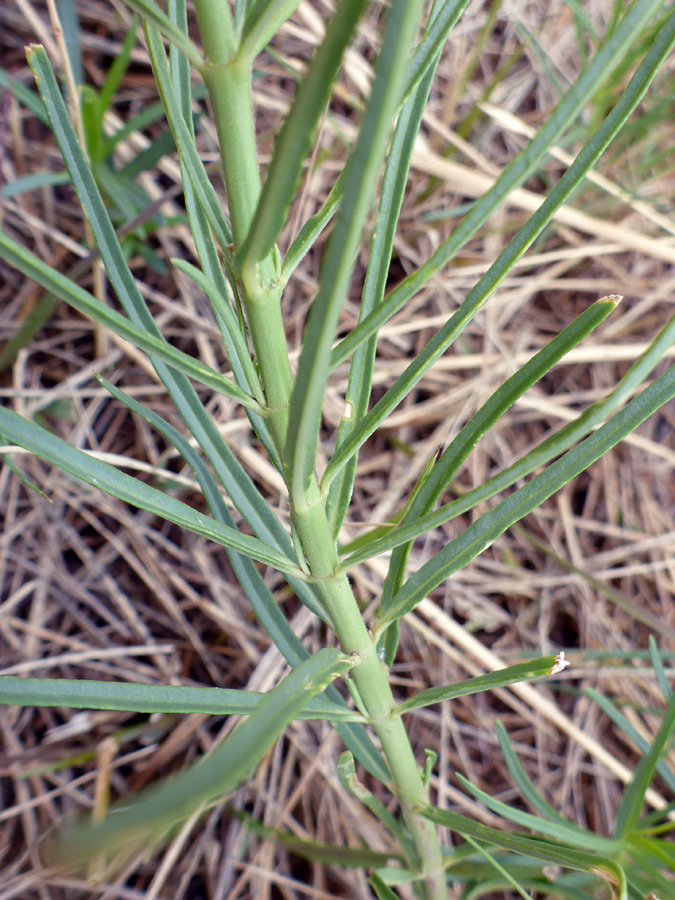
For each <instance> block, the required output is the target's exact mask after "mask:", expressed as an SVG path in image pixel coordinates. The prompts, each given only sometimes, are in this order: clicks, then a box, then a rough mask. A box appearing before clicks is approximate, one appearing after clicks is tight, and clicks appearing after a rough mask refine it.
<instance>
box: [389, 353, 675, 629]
mask: <svg viewBox="0 0 675 900" xmlns="http://www.w3.org/2000/svg"><path fill="white" fill-rule="evenodd" d="M673 397H675V366H674V367H672V368H671V369H669V370H668V371H667V372H665V373H664V374H663V375H662V376H661V377H660V378H658V379H657V380H656V381H655V382H654V383H653V384H651V385H650V386H649V387H648V388H646V389H645V390H644V391H643V392H642V393H641V394H640V395H639V396H638V397H636V398H635V399H634V400H632V401H631V402H630V403H629V404H628V406H626V408H625V409H623V410H622V411H621V412H619V413H617V414H616V415H615V416H613V417H612V418H611V419H610V420H609V422H606V423H605V425H603V426H602V428H600V429H598V431H596V432H595V433H594V434H592V435H591V436H590V437H588V438H586V440H585V441H583V443H581V444H580V445H579V446H578V447H575V448H574V449H573V450H569V451H568V452H567V453H566V454H565V455H564V456H563V457H562V458H561V459H559V460H558V461H557V462H555V463H553V464H552V465H551V466H549V467H548V468H547V469H546V470H545V471H544V472H542V473H541V474H539V475H537V476H536V477H535V478H533V479H532V480H531V481H530V482H529V483H528V484H526V485H524V486H523V487H522V488H519V489H518V490H517V491H515V492H514V493H513V494H512V495H511V496H510V497H507V499H506V500H502V502H501V503H499V504H498V505H497V506H496V507H495V508H494V509H492V510H490V512H488V513H486V514H485V515H483V516H481V517H480V518H479V519H477V520H476V522H474V523H473V524H472V525H470V526H469V527H468V528H467V529H466V530H465V531H464V532H463V533H462V534H460V535H459V536H458V537H456V538H455V539H454V540H452V541H450V543H449V544H447V545H446V546H445V547H444V548H443V550H441V551H440V553H437V554H436V556H435V557H434V558H433V559H432V560H430V561H429V562H428V563H425V565H423V566H422V567H421V568H420V569H419V570H418V571H417V572H416V573H415V574H414V575H413V576H412V577H411V578H409V579H408V581H407V582H406V583H405V584H404V585H403V587H402V588H401V590H400V591H399V592H398V593H397V594H396V595H395V596H394V597H393V599H392V602H391V606H390V607H389V609H388V610H387V612H386V613H384V614H383V615H382V617H381V618H380V619H379V621H378V623H377V631H380V630H381V629H382V628H384V627H385V626H386V625H387V624H389V623H390V622H393V621H395V620H396V619H399V618H400V617H401V616H403V615H405V614H406V613H408V612H410V611H411V610H413V609H414V608H415V606H416V605H417V604H418V603H419V602H420V600H422V599H423V598H424V597H426V595H427V594H428V593H429V592H430V591H431V590H433V589H434V588H435V587H437V586H438V585H439V584H441V583H442V582H443V581H445V579H446V578H447V577H448V576H449V575H451V574H452V573H453V572H457V571H458V570H459V569H461V568H464V566H467V565H468V564H469V563H470V562H471V560H473V559H475V557H476V556H478V554H479V553H482V552H483V550H485V549H486V548H487V547H489V546H490V544H492V543H493V542H494V541H495V540H496V539H497V538H498V537H499V536H500V535H501V534H503V533H504V531H506V529H507V528H509V527H510V526H511V525H513V524H514V523H515V522H517V521H518V520H519V519H522V518H523V517H524V516H526V515H527V514H528V513H530V512H532V510H533V509H535V508H536V507H537V506H540V505H541V504H542V503H543V502H544V500H546V499H547V498H548V497H550V496H551V495H552V494H554V493H555V492H556V491H557V490H559V489H560V488H561V487H563V485H565V484H567V483H568V482H569V481H571V479H572V478H575V477H576V476H577V475H579V474H580V473H581V472H583V471H584V470H585V469H587V468H588V467H589V466H590V465H592V464H593V463H594V462H595V461H596V460H598V459H599V458H600V457H601V456H602V455H603V454H604V453H606V452H607V451H608V450H610V449H611V448H612V447H614V446H615V445H616V444H618V443H619V441H621V440H623V438H624V437H626V435H628V434H630V433H631V432H632V431H634V430H635V429H636V428H637V426H638V425H640V424H641V423H642V422H644V420H645V419H646V418H648V417H649V416H650V415H651V414H652V413H654V412H655V411H656V410H657V409H659V408H660V407H661V406H663V404H664V403H667V402H668V401H669V400H671V399H672V398H673Z"/></svg>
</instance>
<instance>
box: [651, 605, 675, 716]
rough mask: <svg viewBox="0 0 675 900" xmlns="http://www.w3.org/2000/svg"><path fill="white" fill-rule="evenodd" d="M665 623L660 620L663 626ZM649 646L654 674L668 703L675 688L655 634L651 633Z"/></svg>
mask: <svg viewBox="0 0 675 900" xmlns="http://www.w3.org/2000/svg"><path fill="white" fill-rule="evenodd" d="M664 624H665V623H664V622H663V621H661V622H660V625H661V626H663V625H664ZM655 630H656V631H658V630H659V629H658V628H657V629H655ZM668 637H675V635H673V636H671V635H668ZM648 646H649V658H650V660H651V663H652V668H653V669H654V674H655V675H656V681H657V684H658V686H659V687H660V688H661V693H662V694H663V697H664V699H665V701H666V703H668V701H669V700H670V698H671V696H672V693H673V689H672V688H671V686H670V682H669V681H668V676H667V675H666V670H665V669H664V668H663V661H662V660H661V656H660V654H659V648H658V646H657V644H656V640H655V639H654V635H653V634H650V635H649V641H648Z"/></svg>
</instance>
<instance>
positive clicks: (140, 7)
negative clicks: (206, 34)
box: [124, 0, 206, 69]
mask: <svg viewBox="0 0 675 900" xmlns="http://www.w3.org/2000/svg"><path fill="white" fill-rule="evenodd" d="M124 2H125V3H126V4H127V6H128V7H130V8H131V9H133V10H134V12H137V13H138V15H139V16H140V17H141V19H142V20H143V23H144V25H145V24H147V23H150V24H151V25H152V26H153V27H154V28H156V29H157V31H158V32H159V33H160V34H162V35H164V37H165V38H166V39H167V40H168V41H170V42H171V43H172V44H173V45H174V46H175V47H176V48H177V49H178V50H180V52H181V53H182V54H183V55H184V56H185V57H187V59H189V60H190V62H191V63H192V65H193V66H195V68H197V69H201V68H202V66H204V65H205V64H206V60H205V59H204V57H203V56H202V54H201V52H200V51H199V48H198V47H197V46H196V45H195V44H193V43H192V41H191V40H190V38H189V37H188V36H187V35H186V34H185V33H184V32H182V31H181V30H180V29H179V28H177V27H176V26H175V25H174V23H173V22H172V21H171V19H169V17H168V16H167V14H166V13H165V12H164V10H162V9H161V7H159V6H157V4H156V3H153V2H152V0H124Z"/></svg>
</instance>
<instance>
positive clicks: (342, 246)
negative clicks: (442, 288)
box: [285, 0, 421, 503]
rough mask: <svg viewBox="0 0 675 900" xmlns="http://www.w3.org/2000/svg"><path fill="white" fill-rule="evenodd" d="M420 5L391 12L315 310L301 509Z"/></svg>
mask: <svg viewBox="0 0 675 900" xmlns="http://www.w3.org/2000/svg"><path fill="white" fill-rule="evenodd" d="M420 7H421V2H420V0H396V2H394V4H393V5H392V6H391V7H390V9H389V11H388V13H387V22H386V27H385V32H384V35H383V39H382V49H381V51H380V55H379V57H378V60H377V64H376V67H375V80H374V83H373V88H372V92H371V96H370V100H369V102H368V108H367V111H366V114H365V116H364V120H363V124H362V126H361V132H360V135H359V139H358V141H357V145H356V148H355V149H354V152H353V154H352V156H351V157H350V159H349V162H348V163H347V167H348V173H347V176H346V181H345V193H344V199H343V204H342V208H341V210H340V214H339V216H338V219H337V222H336V224H335V229H334V231H333V234H332V235H331V239H330V242H329V246H328V248H327V250H326V253H325V256H324V260H323V265H322V268H321V274H320V277H319V292H318V295H317V297H316V299H315V300H314V303H313V304H312V308H311V311H310V314H309V319H308V323H307V329H306V333H305V340H304V343H303V348H302V353H301V355H300V362H299V365H298V374H297V380H296V384H295V389H294V391H293V394H292V397H291V404H290V411H289V427H288V441H287V445H286V450H285V462H286V465H287V467H288V469H287V471H288V482H289V485H290V489H291V491H292V492H295V498H294V499H295V500H296V501H297V502H298V503H302V501H303V497H304V493H305V491H306V489H307V487H308V486H309V484H310V482H311V480H312V478H313V477H314V462H315V456H316V448H317V442H318V435H319V424H320V421H321V407H322V403H323V395H324V391H325V387H326V380H327V378H328V364H329V357H330V346H331V343H332V341H333V337H334V334H335V328H336V326H337V321H338V317H339V314H340V309H341V308H342V304H343V303H344V300H345V297H346V294H347V290H348V288H349V281H350V278H351V275H352V271H353V266H354V256H355V253H356V250H357V248H358V244H359V240H360V238H361V233H362V231H363V226H364V222H365V217H366V215H367V213H368V209H369V206H370V202H371V199H372V197H373V193H374V190H375V183H376V180H377V172H378V169H379V166H380V162H381V160H382V157H383V155H384V152H385V149H386V144H387V141H388V138H389V133H390V128H391V122H392V118H393V115H394V112H395V109H396V107H397V105H398V103H399V101H400V97H401V90H402V86H403V78H404V72H403V70H402V66H401V64H400V60H401V58H402V57H405V56H406V55H407V53H408V49H409V47H410V44H411V42H412V38H413V34H414V31H415V27H416V24H417V19H418V16H419V11H420Z"/></svg>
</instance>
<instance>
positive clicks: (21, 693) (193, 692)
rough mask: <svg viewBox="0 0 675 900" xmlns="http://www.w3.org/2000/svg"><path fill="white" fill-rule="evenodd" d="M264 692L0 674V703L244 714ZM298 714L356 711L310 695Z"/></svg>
mask: <svg viewBox="0 0 675 900" xmlns="http://www.w3.org/2000/svg"><path fill="white" fill-rule="evenodd" d="M265 697H266V694H263V693H261V692H260V691H234V690H229V689H226V688H214V687H192V686H185V685H181V686H179V687H174V686H171V685H166V684H129V683H128V682H125V681H88V680H86V679H83V678H77V679H71V678H21V677H15V676H13V675H2V676H0V705H2V706H58V707H64V708H66V709H116V710H120V711H124V710H127V711H129V712H138V713H206V714H207V715H209V716H230V715H239V716H248V715H250V714H251V713H253V712H254V711H255V710H256V709H257V708H258V706H259V705H260V703H261V702H263V700H264V699H265ZM296 718H298V719H303V720H306V719H327V720H329V721H337V720H340V721H345V722H360V721H361V720H362V716H361V715H360V713H357V712H354V711H353V710H351V709H348V708H347V707H345V706H340V705H339V704H337V703H332V702H331V701H330V700H326V699H325V698H323V697H315V698H314V699H312V700H310V701H309V703H308V704H307V705H306V706H305V707H304V709H302V710H300V712H299V713H298V715H297V717H296Z"/></svg>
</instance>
